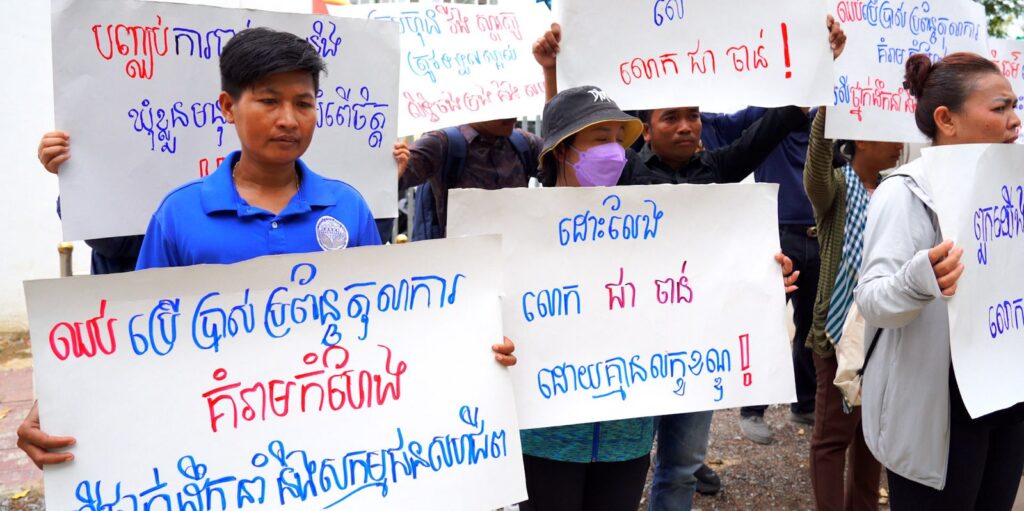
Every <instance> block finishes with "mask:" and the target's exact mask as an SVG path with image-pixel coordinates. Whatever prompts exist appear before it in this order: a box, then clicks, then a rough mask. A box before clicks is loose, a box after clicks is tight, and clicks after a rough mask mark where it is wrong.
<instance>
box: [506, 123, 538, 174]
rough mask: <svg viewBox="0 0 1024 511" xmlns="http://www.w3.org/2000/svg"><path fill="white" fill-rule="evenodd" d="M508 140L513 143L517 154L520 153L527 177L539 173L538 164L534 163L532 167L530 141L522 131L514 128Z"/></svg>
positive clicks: (520, 160)
mask: <svg viewBox="0 0 1024 511" xmlns="http://www.w3.org/2000/svg"><path fill="white" fill-rule="evenodd" d="M508 141H509V142H510V143H511V144H512V147H513V148H514V149H515V150H516V154H517V155H519V163H521V164H522V165H523V173H525V174H526V178H527V179H529V178H530V176H532V175H534V174H536V173H537V166H536V163H534V167H533V169H532V171H531V169H530V142H529V141H528V140H526V137H524V136H523V134H522V132H520V131H519V130H516V129H513V130H512V134H511V135H509V137H508Z"/></svg>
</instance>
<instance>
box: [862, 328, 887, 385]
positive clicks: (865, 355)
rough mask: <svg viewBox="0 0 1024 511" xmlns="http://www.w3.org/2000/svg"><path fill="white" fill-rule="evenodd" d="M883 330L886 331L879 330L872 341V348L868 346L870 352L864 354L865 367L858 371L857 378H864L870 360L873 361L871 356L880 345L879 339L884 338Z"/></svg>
mask: <svg viewBox="0 0 1024 511" xmlns="http://www.w3.org/2000/svg"><path fill="white" fill-rule="evenodd" d="M882 330H885V329H884V328H879V329H878V330H876V331H875V337H874V338H872V339H871V346H868V352H867V353H865V354H864V365H862V366H860V369H858V370H857V376H864V369H865V368H867V366H868V360H871V354H872V353H873V352H874V351H875V346H877V345H878V339H879V338H880V337H882Z"/></svg>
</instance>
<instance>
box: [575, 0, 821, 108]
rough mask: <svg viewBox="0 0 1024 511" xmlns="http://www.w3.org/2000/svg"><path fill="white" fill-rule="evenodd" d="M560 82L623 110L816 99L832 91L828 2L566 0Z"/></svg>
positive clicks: (797, 102) (807, 102)
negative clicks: (597, 91)
mask: <svg viewBox="0 0 1024 511" xmlns="http://www.w3.org/2000/svg"><path fill="white" fill-rule="evenodd" d="M556 9H558V10H559V15H560V18H559V19H560V20H561V22H562V43H561V53H559V55H558V87H559V89H567V88H570V87H575V86H580V85H596V86H598V87H600V88H602V89H604V90H605V92H607V93H608V96H609V97H611V98H612V99H614V100H615V101H616V103H618V104H619V106H620V107H622V108H624V109H651V108H666V107H677V106H700V107H702V108H706V109H707V110H710V111H715V112H732V111H734V110H737V109H739V108H743V107H745V106H747V105H757V106H766V107H774V106H785V105H801V106H816V105H820V104H824V102H825V101H826V100H828V99H829V97H830V94H829V86H828V83H829V79H830V70H831V69H832V51H831V49H829V45H828V32H827V31H826V29H825V14H826V5H825V2H824V0H775V1H772V2H751V1H748V0H688V1H684V0H643V1H634V2H623V1H621V0H561V1H559V2H558V4H556Z"/></svg>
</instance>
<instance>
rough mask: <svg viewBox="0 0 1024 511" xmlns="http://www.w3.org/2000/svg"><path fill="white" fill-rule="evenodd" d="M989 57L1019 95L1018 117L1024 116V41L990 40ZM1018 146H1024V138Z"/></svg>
mask: <svg viewBox="0 0 1024 511" xmlns="http://www.w3.org/2000/svg"><path fill="white" fill-rule="evenodd" d="M988 49H989V56H991V58H992V62H993V63H994V64H995V65H996V66H997V67H998V68H999V70H1000V71H1002V73H1003V76H1005V77H1006V79H1007V80H1009V81H1010V86H1011V87H1013V91H1014V92H1015V93H1017V101H1019V103H1018V104H1017V115H1018V116H1021V115H1024V70H1022V69H1021V66H1022V65H1024V41H1022V40H1010V39H989V40H988ZM1017 143H1018V144H1024V137H1021V138H1018V139H1017Z"/></svg>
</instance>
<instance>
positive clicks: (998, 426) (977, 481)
mask: <svg viewBox="0 0 1024 511" xmlns="http://www.w3.org/2000/svg"><path fill="white" fill-rule="evenodd" d="M949 398H950V399H949V401H950V402H949V407H950V417H949V429H950V432H949V462H948V465H947V469H946V486H945V487H944V488H943V489H942V490H941V491H940V490H936V489H934V488H931V487H928V486H925V485H923V484H920V483H916V482H914V481H911V480H909V479H906V478H904V477H902V476H900V475H899V474H895V473H893V472H892V471H888V470H887V471H886V472H887V473H888V477H889V497H890V499H891V500H890V503H891V509H892V510H893V511H902V510H916V509H928V510H950V511H954V510H955V511H960V510H968V511H969V510H972V509H974V510H979V511H988V510H996V511H1009V510H1010V509H1011V508H1013V501H1014V499H1015V498H1016V497H1017V487H1018V485H1019V484H1020V478H1021V471H1022V469H1024V413H1022V410H1024V408H1022V405H1020V404H1018V405H1017V406H1015V407H1013V408H1010V409H1007V410H1001V411H998V412H995V413H992V414H989V415H985V416H982V417H978V418H977V419H971V416H970V415H968V413H967V408H966V407H964V401H963V399H962V398H961V397H960V390H959V388H958V387H957V386H956V379H955V378H954V377H953V371H952V369H950V389H949Z"/></svg>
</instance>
